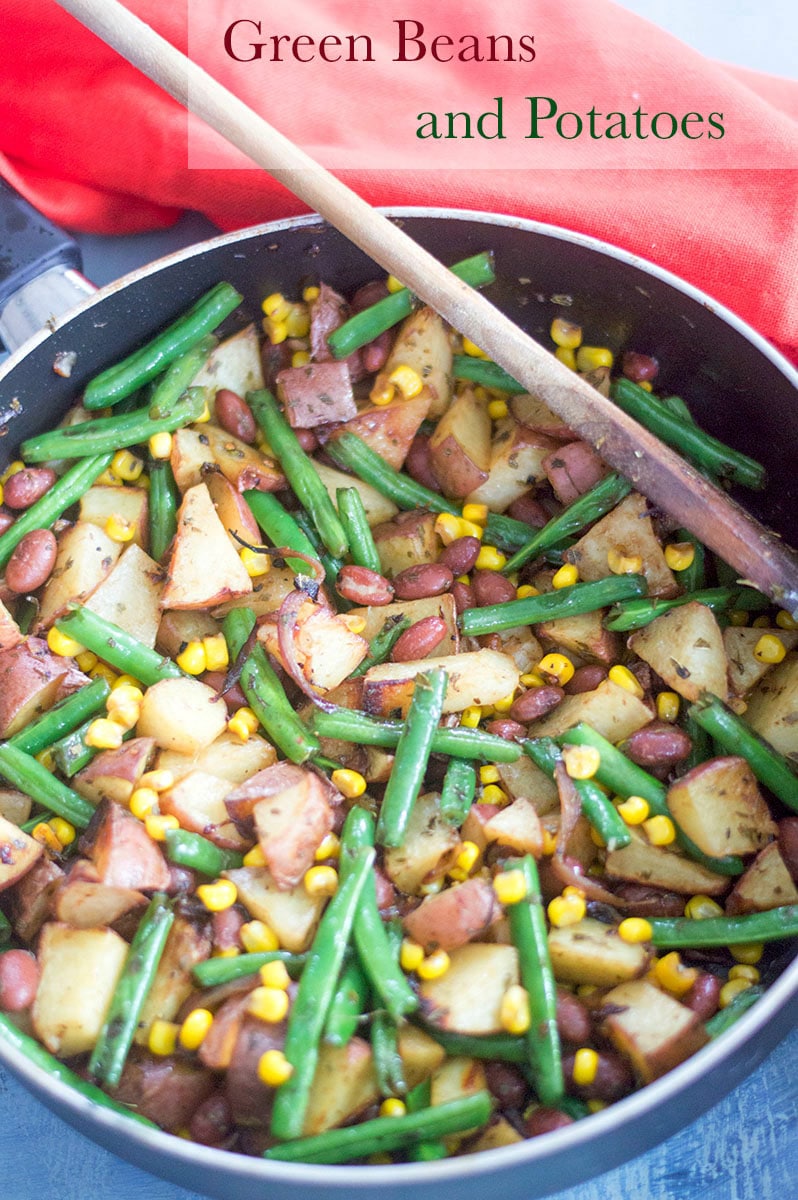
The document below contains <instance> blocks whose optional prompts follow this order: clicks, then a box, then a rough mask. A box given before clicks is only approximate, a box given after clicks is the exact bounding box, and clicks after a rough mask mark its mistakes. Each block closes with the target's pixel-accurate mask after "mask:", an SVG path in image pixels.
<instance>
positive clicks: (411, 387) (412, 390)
mask: <svg viewBox="0 0 798 1200" xmlns="http://www.w3.org/2000/svg"><path fill="white" fill-rule="evenodd" d="M388 382H389V383H392V384H393V385H394V387H397V388H399V391H400V392H401V393H402V395H403V396H404V398H405V400H412V399H413V397H414V396H418V394H419V393H420V392H421V391H423V389H424V380H423V379H422V378H421V376H420V375H419V373H418V371H416V369H415V368H414V367H408V366H406V365H405V364H400V365H399V366H398V367H394V369H393V370H392V371H391V373H390V375H389V376H388Z"/></svg>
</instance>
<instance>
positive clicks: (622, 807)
mask: <svg viewBox="0 0 798 1200" xmlns="http://www.w3.org/2000/svg"><path fill="white" fill-rule="evenodd" d="M617 809H618V812H619V813H620V815H621V816H622V817H623V820H624V821H625V822H626V824H627V825H642V824H643V822H644V821H647V820H648V817H649V813H650V812H651V809H650V807H649V803H648V800H646V799H645V798H644V797H643V796H627V798H626V799H625V800H623V801H621V803H620V804H618V805H617Z"/></svg>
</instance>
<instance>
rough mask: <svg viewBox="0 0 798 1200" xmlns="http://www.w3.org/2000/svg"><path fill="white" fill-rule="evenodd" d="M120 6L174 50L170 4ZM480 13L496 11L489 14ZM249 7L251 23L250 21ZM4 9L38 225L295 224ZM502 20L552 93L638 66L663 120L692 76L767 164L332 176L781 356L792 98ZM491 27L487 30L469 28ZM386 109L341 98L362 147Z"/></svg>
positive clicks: (1, 149)
mask: <svg viewBox="0 0 798 1200" xmlns="http://www.w3.org/2000/svg"><path fill="white" fill-rule="evenodd" d="M207 2H208V3H210V2H211V0H207ZM218 2H219V3H222V0H218ZM313 2H314V3H316V4H318V5H319V7H320V9H321V10H324V12H325V13H326V14H327V15H329V14H330V13H331V12H334V11H335V10H336V9H337V10H338V12H344V11H346V12H347V14H348V17H347V21H348V26H347V27H348V28H349V29H357V18H356V13H357V7H356V6H352V5H349V4H347V5H345V6H344V5H343V2H342V0H313ZM128 4H129V7H130V8H132V9H133V10H134V11H135V12H137V13H138V14H139V15H140V16H142V17H143V18H144V19H145V20H147V21H149V22H151V23H152V24H153V25H154V27H155V28H156V29H157V30H158V31H159V32H160V33H162V34H163V35H164V36H166V37H167V38H168V39H169V40H170V41H172V42H174V44H176V45H178V46H181V48H183V49H185V47H186V11H185V6H184V5H183V4H181V3H179V2H178V3H176V4H171V5H165V4H164V3H163V2H162V0H128ZM480 4H484V5H486V6H487V5H488V0H474V2H471V3H469V4H468V5H467V6H466V7H468V9H469V11H470V12H473V11H474V10H475V8H478V7H479V5H480ZM310 6H311V7H312V4H311V5H310ZM251 7H252V6H251ZM418 7H419V6H416V8H418ZM421 7H424V6H421ZM489 7H490V10H491V12H492V13H495V12H496V10H497V9H498V8H500V7H501V6H497V5H495V4H491V5H490V6H489ZM245 8H246V6H244V5H240V4H239V5H238V8H237V10H236V15H238V16H241V17H245V16H250V15H251V14H250V12H249V11H247V12H245V11H244V9H245ZM463 8H464V0H436V5H435V9H434V14H435V22H436V25H437V27H438V28H439V29H447V30H450V31H451V32H453V33H457V31H458V30H459V28H460V27H461V25H462V20H461V10H463ZM254 9H258V12H255V13H254V15H255V16H256V17H257V16H258V15H261V16H264V17H265V15H266V10H262V8H261V7H259V6H257V5H256V6H254ZM3 10H4V13H3V70H4V98H3V109H4V112H3V118H2V122H0V173H2V174H3V175H4V176H5V177H6V179H8V180H9V182H11V183H12V184H14V185H15V186H16V187H17V188H18V189H19V190H20V191H21V192H22V193H23V194H24V195H26V196H27V197H28V199H30V200H31V201H32V202H33V203H34V204H35V205H36V206H37V207H39V208H40V209H41V210H42V211H43V212H44V213H46V214H47V215H48V216H49V217H51V218H52V219H53V220H55V221H56V222H59V223H60V224H62V225H65V226H67V227H69V228H72V229H75V230H82V231H90V232H96V233H131V232H136V231H140V230H143V229H147V228H154V227H157V226H165V225H168V224H170V223H171V222H173V221H174V220H175V219H176V218H177V216H178V215H179V213H180V212H181V211H182V210H184V209H196V210H198V211H200V212H203V213H205V214H206V215H207V216H208V217H209V218H210V219H211V220H213V221H214V222H216V223H217V224H218V225H219V226H220V227H222V228H223V229H235V228H239V227H243V226H245V225H249V224H255V223H258V222H261V221H264V220H269V219H272V218H277V217H281V216H285V215H291V214H293V213H297V212H300V211H302V210H303V206H302V205H301V204H300V202H299V201H297V200H296V199H295V198H294V197H293V196H292V195H291V194H290V193H289V192H287V191H286V190H285V189H283V188H282V187H281V186H280V185H278V184H276V183H275V182H274V181H273V180H272V179H271V178H270V177H269V176H268V175H266V174H265V173H263V172H258V171H252V170H240V171H239V170H229V169H228V170H223V171H214V170H196V169H192V170H189V169H188V167H187V165H186V162H187V153H186V141H187V120H188V118H187V117H186V114H185V113H184V112H183V110H182V109H181V108H180V107H179V105H177V104H176V102H174V101H173V100H171V99H170V98H169V97H167V96H166V95H165V94H164V93H162V92H161V91H160V90H159V89H158V88H157V87H156V86H155V85H154V84H152V83H150V82H149V80H147V79H145V78H144V76H142V75H141V74H139V72H137V71H136V70H135V69H134V68H132V67H130V66H128V65H127V64H126V63H125V62H123V61H122V60H121V59H120V58H119V57H118V56H117V55H116V54H115V52H113V51H112V50H110V49H109V48H108V47H106V46H105V45H104V44H103V43H101V42H100V41H99V40H98V39H97V38H95V37H94V36H93V35H92V34H90V33H88V32H86V31H85V30H84V29H82V28H81V27H80V25H79V24H78V23H77V22H76V21H75V20H74V19H73V18H72V17H70V16H69V15H67V14H66V13H64V12H63V11H62V10H61V9H60V8H58V7H57V6H56V5H55V3H53V2H52V0H37V2H36V3H35V4H31V3H30V0H5V3H4V5H3ZM425 11H428V7H427V9H425ZM270 12H271V16H270V19H269V20H268V21H264V29H265V28H267V27H268V28H269V29H272V30H278V29H279V28H280V24H279V15H278V14H279V9H278V10H277V12H275V10H274V9H271V10H270ZM397 15H403V16H404V15H407V14H405V13H404V12H403V13H401V14H399V13H397ZM519 18H522V19H519ZM425 19H426V18H425ZM513 19H514V23H515V28H528V29H530V30H534V33H535V43H536V46H538V47H545V48H546V49H547V50H548V51H549V54H548V63H549V64H550V63H551V62H552V61H553V60H555V59H556V61H557V63H558V69H559V70H561V73H562V83H563V90H564V91H565V90H567V88H568V87H570V86H571V85H572V84H573V83H574V81H575V80H576V81H577V82H579V81H580V80H581V82H582V84H584V83H585V81H586V80H587V81H589V83H590V87H591V91H592V94H593V95H594V96H595V97H597V98H598V97H602V96H605V95H606V96H611V95H612V94H613V89H615V91H617V88H618V79H619V78H623V77H624V75H628V74H629V72H630V64H636V63H639V62H640V61H641V56H642V58H643V61H644V63H645V76H646V97H647V100H648V104H647V107H652V108H653V107H654V100H653V99H652V98H656V100H657V101H659V102H660V106H661V107H662V108H665V109H670V110H671V111H674V110H675V107H676V105H675V97H678V96H680V94H681V93H680V90H679V89H680V88H684V87H687V86H688V84H687V83H686V82H685V81H693V85H694V81H695V79H696V77H697V76H700V75H701V72H702V71H703V72H704V73H705V75H706V78H707V79H708V80H709V81H710V82H709V84H708V87H709V88H710V91H711V95H712V99H713V105H712V107H714V108H716V109H717V110H718V111H727V112H728V111H738V112H739V111H742V110H745V111H746V112H747V113H749V114H751V115H750V120H751V122H752V131H753V134H754V135H759V136H761V140H762V142H763V144H765V143H766V142H767V140H768V139H769V138H770V139H771V141H773V139H776V140H775V141H774V142H773V144H774V145H776V146H777V160H776V161H777V164H780V165H776V166H772V167H771V169H769V170H764V169H759V170H740V169H734V165H733V162H732V161H731V160H730V155H731V153H732V151H731V149H727V148H726V146H725V143H724V142H723V141H717V142H714V143H712V148H713V152H712V154H711V155H709V154H707V156H706V159H703V158H702V159H701V160H700V161H702V162H703V161H707V162H709V161H712V162H713V164H714V165H713V167H712V168H711V169H691V170H679V171H662V170H628V169H626V170H625V169H606V168H602V169H601V170H585V169H580V170H562V169H550V170H536V169H533V168H530V169H522V170H519V169H515V170H507V169H504V168H499V169H496V170H483V171H465V170H457V171H442V170H436V171H385V170H383V171H370V172H369V171H354V172H353V171H344V172H341V175H342V177H343V178H345V179H346V181H347V182H348V183H349V184H350V185H351V186H353V187H355V188H356V190H357V191H359V192H360V193H361V194H362V195H363V196H364V197H366V198H367V199H368V200H369V201H371V202H373V203H376V204H390V203H394V204H435V203H440V204H442V205H446V206H451V207H460V208H467V209H483V210H488V211H498V212H506V213H510V214H518V215H522V216H526V217H532V218H535V219H538V220H542V221H547V222H551V223H553V224H556V225H562V226H565V227H568V228H570V229H574V230H578V231H580V232H585V233H588V234H592V235H594V236H596V237H599V238H603V239H605V240H606V241H609V242H611V243H614V244H615V245H619V246H622V247H625V248H626V249H628V250H631V251H634V252H635V253H638V254H640V255H642V256H643V257H645V258H648V259H650V260H652V261H655V262H657V263H659V264H661V265H662V266H664V267H667V268H668V269H670V270H671V271H673V272H675V273H676V274H677V275H680V276H682V277H683V278H685V279H687V280H689V281H691V282H693V283H695V284H697V285H698V286H699V287H702V288H704V289H705V290H706V291H707V292H708V293H709V294H710V295H711V296H713V297H715V298H717V299H718V300H720V301H722V302H723V303H725V304H727V305H728V306H729V307H730V308H732V309H733V310H735V311H736V312H738V313H739V314H740V315H742V316H743V317H744V318H745V319H746V320H748V321H749V322H750V323H751V324H752V325H754V326H755V327H756V328H758V329H759V330H761V331H762V332H763V333H765V334H766V335H767V336H768V337H770V338H772V339H773V340H774V341H776V342H778V343H780V344H781V345H782V346H783V347H785V348H787V349H790V348H792V349H793V350H795V349H796V348H798V289H797V288H796V284H795V279H796V277H797V276H798V271H797V270H796V268H798V232H797V231H798V221H797V220H796V215H798V214H796V178H797V177H798V83H796V82H792V81H789V80H782V79H775V78H770V77H767V76H763V75H758V74H757V73H755V72H752V71H747V70H743V69H741V68H735V67H726V66H723V65H721V64H718V63H713V62H709V61H708V60H702V59H700V56H698V55H696V54H695V52H694V51H692V50H690V49H688V48H687V47H686V46H683V45H682V44H681V43H679V42H678V41H676V40H675V39H673V38H670V37H669V36H667V35H665V34H663V33H662V32H661V31H659V30H656V29H655V27H654V26H651V25H650V24H648V23H647V22H644V21H642V20H640V19H639V18H637V17H635V16H633V15H632V14H630V13H629V12H628V11H626V10H623V9H621V8H619V7H617V6H616V5H614V4H613V3H611V2H610V0H564V2H562V3H559V4H550V3H544V2H543V0H519V2H518V3H516V4H514V5H513ZM429 20H430V21H432V17H431V16H430V17H429ZM483 24H485V22H483ZM500 26H501V22H497V21H496V20H495V18H494V20H493V23H492V25H491V23H490V22H488V23H487V24H486V25H485V27H486V28H491V27H493V28H495V29H497V31H498V28H500ZM319 28H321V25H320V26H319ZM569 45H570V47H571V52H570V53H567V50H568V46H569ZM308 70H309V71H313V68H312V67H310V68H308ZM465 71H466V68H463V80H464V83H463V87H464V88H466V87H467V84H466V82H465ZM496 71H497V76H496V83H495V87H496V88H497V89H500V88H502V87H506V80H507V78H508V76H507V68H506V66H505V67H502V66H497V68H496ZM502 72H504V73H503V74H502ZM270 78H271V77H269V76H267V75H261V76H260V80H261V82H263V81H264V80H266V81H268V80H269V79H270ZM308 78H309V80H310V79H312V82H313V104H312V105H311V104H310V102H309V113H310V114H311V115H309V119H311V116H312V114H314V113H315V114H316V117H315V119H316V120H318V112H319V111H321V110H323V108H324V106H325V104H328V105H329V111H330V112H331V113H333V114H336V115H337V114H338V113H340V112H341V111H342V104H343V101H342V97H341V96H340V95H337V96H336V95H334V94H333V93H332V92H330V93H329V94H327V93H325V89H332V88H334V87H335V86H336V83H335V81H336V79H337V80H338V81H340V79H341V75H340V74H339V75H337V76H336V75H335V73H334V72H325V71H315V72H314V73H313V75H312V76H310V75H309V76H308ZM265 86H266V88H268V86H269V85H268V82H267V83H266V84H265ZM530 86H531V85H530ZM534 86H535V87H537V83H536V84H535V85H534ZM487 94H488V95H490V94H491V93H490V92H488V93H487ZM494 94H495V93H494ZM394 100H395V97H392V96H391V94H390V89H388V88H386V89H385V90H384V91H381V92H379V93H378V94H374V93H373V91H372V92H371V93H370V94H369V96H368V97H367V98H366V97H362V96H360V95H354V96H346V97H345V101H346V104H347V105H348V110H349V111H351V110H352V108H353V106H354V107H355V108H357V106H358V105H359V106H360V111H361V112H362V127H363V137H364V139H365V145H366V147H368V145H369V144H370V143H369V139H377V138H384V136H385V131H386V130H390V127H391V120H392V113H393V111H394V109H393V107H392V106H393V103H394ZM264 115H267V116H268V112H265V113H264ZM301 132H302V131H299V133H300V134H301ZM374 144H375V145H376V144H377V143H376V142H375V143H374ZM701 145H702V146H703V143H701ZM702 153H703V151H702Z"/></svg>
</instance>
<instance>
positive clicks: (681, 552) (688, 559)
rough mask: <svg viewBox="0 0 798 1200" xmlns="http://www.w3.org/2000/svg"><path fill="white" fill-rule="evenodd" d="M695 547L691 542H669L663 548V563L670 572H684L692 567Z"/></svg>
mask: <svg viewBox="0 0 798 1200" xmlns="http://www.w3.org/2000/svg"><path fill="white" fill-rule="evenodd" d="M694 558H695V546H694V545H693V543H692V542H671V544H670V545H669V546H666V547H665V562H666V563H667V564H668V566H669V567H670V569H671V570H672V571H686V570H687V568H688V567H691V566H692V565H693V559H694Z"/></svg>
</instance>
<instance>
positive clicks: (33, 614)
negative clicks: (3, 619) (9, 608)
mask: <svg viewBox="0 0 798 1200" xmlns="http://www.w3.org/2000/svg"><path fill="white" fill-rule="evenodd" d="M38 615H39V601H38V600H37V599H36V598H35V597H34V596H20V598H19V600H18V601H17V604H16V606H15V608H14V619H15V620H16V622H17V628H18V629H19V632H20V633H21V634H22V636H23V637H27V636H28V634H29V633H30V631H31V628H32V626H33V622H34V621H35V620H36V618H37V617H38Z"/></svg>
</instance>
